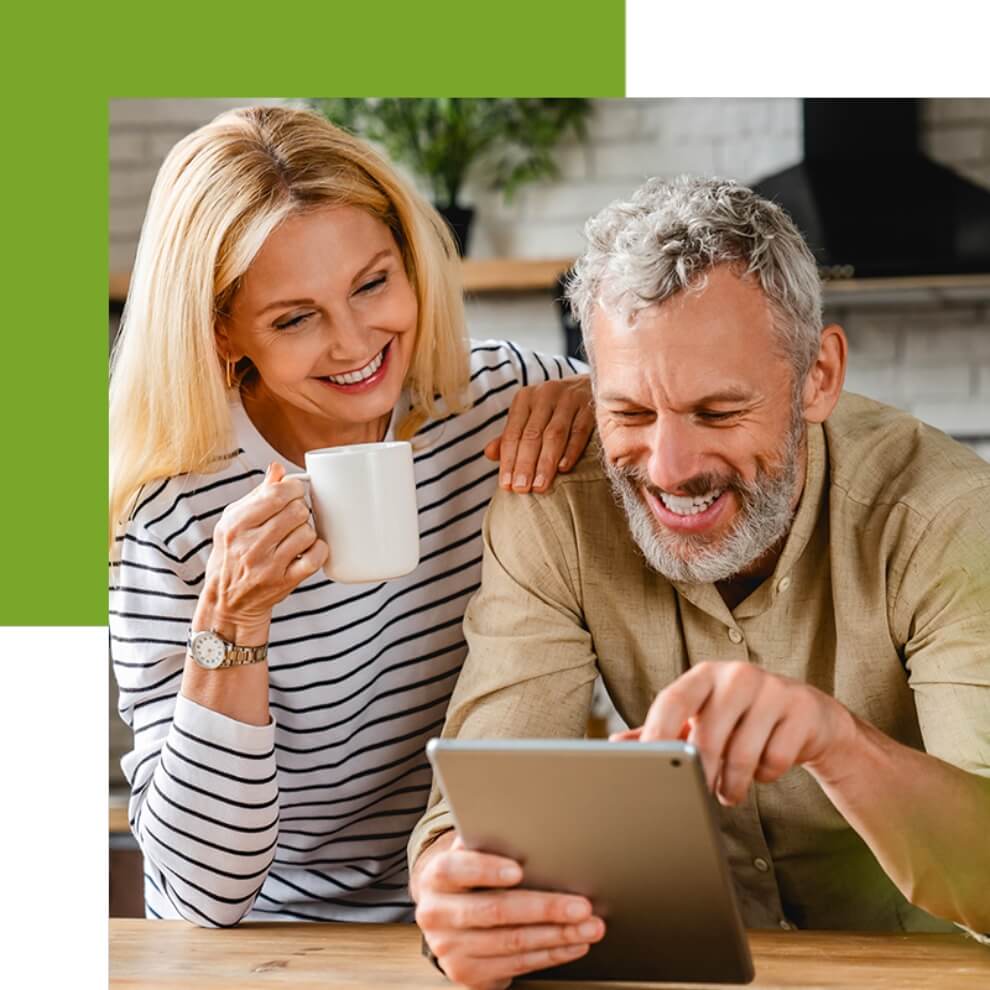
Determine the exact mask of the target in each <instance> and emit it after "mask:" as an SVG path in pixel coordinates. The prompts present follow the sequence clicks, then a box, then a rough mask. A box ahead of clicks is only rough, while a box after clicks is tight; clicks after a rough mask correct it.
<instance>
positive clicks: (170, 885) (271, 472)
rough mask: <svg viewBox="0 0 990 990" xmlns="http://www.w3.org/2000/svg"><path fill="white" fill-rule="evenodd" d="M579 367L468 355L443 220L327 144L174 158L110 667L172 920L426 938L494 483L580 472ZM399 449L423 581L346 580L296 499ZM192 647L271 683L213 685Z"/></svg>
mask: <svg viewBox="0 0 990 990" xmlns="http://www.w3.org/2000/svg"><path fill="white" fill-rule="evenodd" d="M582 370H583V368H581V367H580V366H577V365H575V364H574V363H573V362H570V361H568V360H567V359H565V358H554V357H549V358H548V357H545V356H541V355H538V354H535V353H532V352H527V351H525V350H523V349H522V348H519V347H516V346H515V345H513V344H511V343H509V342H497V341H489V342H483V343H477V344H476V343H469V342H468V341H467V340H466V338H465V335H464V329H463V313H462V303H461V289H460V285H459V281H458V263H457V260H456V258H455V256H454V253H453V251H452V245H451V241H450V237H449V234H448V233H447V231H446V228H445V226H444V225H443V222H442V220H440V219H439V217H438V216H437V215H436V213H435V212H434V211H433V210H432V208H431V207H430V206H429V205H428V204H426V203H425V202H424V201H423V200H422V199H421V198H420V197H419V196H418V195H417V194H416V193H415V192H414V191H412V190H411V189H409V188H408V187H407V186H406V184H405V183H403V182H402V181H401V180H400V179H399V178H398V177H397V176H396V175H395V173H394V172H393V171H392V170H391V169H390V168H389V167H388V166H387V165H386V164H385V162H383V161H382V160H381V159H380V158H379V157H378V156H377V155H376V154H375V153H374V152H373V151H372V150H371V149H370V148H368V147H367V146H366V145H364V144H363V143H362V142H360V141H358V140H356V139H354V138H353V137H351V136H349V135H347V134H345V133H343V132H341V131H339V130H338V129H336V128H334V127H333V126H332V125H330V124H329V123H327V122H326V121H325V120H323V119H322V118H320V117H318V116H316V115H313V114H310V113H308V112H304V111H297V110H290V109H283V108H264V109H258V108H250V109H246V110H238V111H234V112H231V113H227V114H224V115H222V116H221V117H219V118H217V119H216V120H215V121H213V122H212V123H211V124H208V125H207V126H205V127H203V128H201V129H200V130H198V131H196V132H195V133H193V134H191V135H189V136H188V137H186V138H185V139H183V140H182V141H181V142H179V144H178V145H176V147H175V148H174V149H173V150H172V152H171V153H170V154H169V156H168V158H167V160H166V161H165V163H164V164H163V166H162V168H161V171H160V173H159V175H158V178H157V181H156V184H155V188H154V190H153V192H152V196H151V201H150V203H149V207H148V213H147V217H146V220H145V224H144V228H143V230H142V234H141V243H140V246H139V249H138V254H137V260H136V264H135V268H134V274H133V279H132V285H131V291H130V295H129V298H128V303H127V308H126V311H125V314H124V320H123V326H122V331H121V336H120V338H119V341H118V345H117V347H116V349H115V353H114V361H113V371H112V378H111V382H112V384H111V400H110V437H111V509H110V521H111V527H112V531H111V532H112V550H111V571H110V574H111V588H110V633H111V649H112V657H113V662H114V671H115V674H116V678H117V681H118V685H119V688H120V712H121V715H122V717H123V718H124V720H125V721H126V722H127V723H128V724H129V725H130V726H131V727H132V729H133V731H134V749H133V750H132V751H131V752H130V753H128V754H127V755H126V756H125V758H124V760H123V766H124V771H125V774H126V775H127V778H128V780H129V782H130V784H131V788H132V798H131V802H130V819H131V827H132V829H133V831H134V834H135V835H136V837H137V839H138V842H139V844H140V846H141V849H142V851H143V853H144V859H145V900H146V908H147V913H148V915H149V916H152V917H182V918H185V919H187V920H189V921H191V922H193V923H195V924H199V925H208V926H219V925H231V924H235V923H236V922H238V921H239V920H240V919H242V918H244V917H246V916H248V917H252V918H280V919H314V920H358V921H396V920H411V919H412V903H411V901H410V898H409V895H408V891H407V876H406V859H405V847H406V841H407V839H408V835H409V832H410V830H411V829H412V826H413V825H414V824H415V823H416V821H417V819H418V818H419V816H420V814H421V813H422V811H423V808H424V805H425V802H426V798H427V794H428V788H429V780H430V775H429V769H428V765H427V763H426V760H425V758H424V756H423V746H424V743H425V741H426V740H427V739H428V738H429V737H430V736H431V735H433V734H435V733H437V732H438V731H439V729H440V726H441V724H442V722H443V718H444V712H445V709H446V707H447V702H448V699H449V697H450V692H451V690H452V688H453V685H454V681H455V679H456V676H457V673H458V671H459V669H460V665H461V662H462V660H463V658H464V654H465V647H464V642H463V639H462V636H461V619H462V617H463V614H464V609H465V607H466V605H467V602H468V599H469V597H470V595H471V593H472V592H473V591H474V590H475V588H476V587H477V585H478V583H479V575H480V566H481V537H480V529H481V519H482V515H483V513H484V511H485V508H486V506H487V503H488V500H489V498H490V497H491V495H492V493H493V491H494V490H495V487H496V485H497V484H502V485H504V486H506V487H514V488H516V489H517V490H523V491H527V490H536V491H541V490H545V489H546V487H547V486H548V485H549V483H550V481H551V480H552V478H553V475H554V473H555V471H556V470H557V469H558V467H559V468H560V469H561V470H566V469H567V468H568V467H569V466H571V465H573V464H574V462H575V461H576V460H577V458H578V456H579V455H580V453H581V451H582V450H583V449H584V446H585V444H586V443H587V440H588V437H589V435H590V432H591V428H592V418H591V414H590V411H589V410H588V401H589V398H590V390H589V388H588V385H587V379H586V378H585V377H583V376H580V377H575V375H577V373H579V372H581V371H582ZM537 383H543V384H537ZM386 438H408V439H411V440H412V442H413V446H414V456H415V470H416V479H417V495H418V502H419V519H420V546H421V563H420V565H419V567H418V568H417V569H416V570H415V571H414V572H413V573H412V574H410V575H408V576H407V577H405V578H401V579H398V580H394V581H388V582H384V583H381V584H376V585H360V586H356V585H340V584H335V583H334V582H331V581H328V580H327V579H326V578H325V577H324V576H323V574H322V572H321V568H322V565H323V564H324V562H325V560H326V559H327V554H328V550H327V547H326V545H325V544H324V543H323V542H322V541H320V540H318V539H317V538H316V534H315V533H314V531H313V530H312V528H311V527H310V525H309V520H308V512H307V510H306V505H305V502H304V500H303V494H304V492H303V486H302V483H301V482H299V481H297V480H293V479H288V478H285V475H286V473H288V472H291V471H292V470H293V469H294V467H293V466H296V465H302V463H303V453H304V452H305V451H306V450H308V449H312V448H315V447H326V446H332V445H337V444H349V443H359V442H367V441H376V440H382V439H386ZM486 455H487V456H486ZM496 459H497V460H499V463H498V464H495V463H493V461H494V460H496ZM197 632H198V633H203V632H211V633H213V634H214V635H215V636H217V637H219V639H220V640H221V648H222V650H223V651H224V654H225V656H226V657H227V658H228V660H230V659H233V658H235V657H236V658H237V659H238V660H240V661H245V660H246V661H247V662H241V663H239V664H238V665H235V666H224V667H221V668H219V669H207V668H206V667H204V666H201V665H200V664H199V663H198V662H197V661H196V660H195V659H194V657H193V656H192V655H190V653H189V651H188V648H187V647H188V644H189V642H190V636H191V634H193V633H197ZM233 647H239V648H241V649H240V650H239V651H236V652H235V651H234V650H233V649H232V648H233ZM266 651H267V652H266Z"/></svg>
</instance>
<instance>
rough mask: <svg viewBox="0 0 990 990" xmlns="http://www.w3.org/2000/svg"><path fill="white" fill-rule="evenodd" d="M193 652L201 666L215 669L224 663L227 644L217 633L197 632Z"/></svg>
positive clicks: (194, 637) (194, 657)
mask: <svg viewBox="0 0 990 990" xmlns="http://www.w3.org/2000/svg"><path fill="white" fill-rule="evenodd" d="M191 652H192V655H193V659H194V660H195V661H196V663H198V664H199V665H200V666H201V667H206V668H207V669H208V670H215V669H216V668H217V667H219V666H220V664H222V663H223V661H224V658H225V657H226V655H227V646H226V644H225V643H224V641H223V640H222V639H221V638H220V637H219V636H218V635H217V634H216V633H211V632H204V633H197V634H196V635H195V636H193V641H192V648H191Z"/></svg>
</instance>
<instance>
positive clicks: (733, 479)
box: [606, 464, 752, 498]
mask: <svg viewBox="0 0 990 990" xmlns="http://www.w3.org/2000/svg"><path fill="white" fill-rule="evenodd" d="M606 467H607V469H608V471H609V473H610V474H612V475H613V476H615V477H617V478H621V479H622V480H623V481H629V482H632V483H633V484H636V485H638V486H639V487H640V488H643V489H644V490H646V491H648V492H649V493H650V494H651V495H653V496H654V497H655V498H659V497H660V496H661V495H662V494H670V492H667V490H666V489H663V488H658V487H657V486H656V485H654V484H653V483H652V482H651V481H650V478H649V476H648V475H647V473H646V470H645V469H644V468H642V467H640V466H638V465H635V464H633V465H629V466H625V467H620V466H619V465H617V464H607V465H606ZM751 487H752V486H751V485H750V483H749V482H747V481H745V480H744V479H743V478H742V477H741V476H740V475H738V474H735V473H731V474H715V473H712V472H707V473H705V474H696V475H694V476H693V477H691V478H688V479H686V480H685V481H682V482H680V483H679V484H678V485H677V486H676V488H675V489H674V490H675V491H676V492H677V493H678V494H682V495H690V496H700V495H707V494H708V492H710V491H714V490H715V489H716V488H719V489H733V490H734V491H737V492H739V493H740V494H744V493H748V492H749V491H750V489H751Z"/></svg>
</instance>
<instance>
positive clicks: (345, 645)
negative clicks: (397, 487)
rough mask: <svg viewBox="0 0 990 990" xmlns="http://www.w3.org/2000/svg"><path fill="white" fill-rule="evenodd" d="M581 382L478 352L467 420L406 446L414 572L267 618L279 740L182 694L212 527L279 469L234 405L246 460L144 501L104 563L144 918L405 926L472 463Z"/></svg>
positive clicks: (332, 590) (557, 361)
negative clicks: (517, 405) (414, 500)
mask: <svg viewBox="0 0 990 990" xmlns="http://www.w3.org/2000/svg"><path fill="white" fill-rule="evenodd" d="M584 370H585V369H584V367H583V366H582V365H579V364H577V363H576V362H572V361H569V360H567V359H564V358H554V357H547V356H543V355H538V354H535V353H533V352H530V351H524V350H522V349H520V348H518V347H516V346H515V345H513V344H510V343H506V342H500V341H488V342H485V343H476V344H473V345H472V353H471V385H470V394H471V402H472V406H471V408H470V409H468V410H467V411H466V412H464V413H462V414H460V415H457V416H449V417H443V416H441V417H439V418H437V419H435V420H432V421H430V422H427V423H426V424H424V425H423V427H422V428H421V429H420V431H419V433H418V434H417V436H416V437H415V438H414V441H413V446H414V459H415V471H416V481H417V489H418V492H417V495H418V502H419V518H420V554H421V563H420V565H419V567H418V568H417V569H416V570H415V571H414V572H413V573H412V574H410V575H408V576H407V577H404V578H400V579H398V580H394V581H388V582H384V583H382V584H376V585H343V584H335V583H334V582H332V581H329V580H327V579H326V578H325V577H324V576H323V574H322V573H320V574H316V575H314V576H313V577H311V578H309V579H308V580H307V581H305V582H303V584H302V585H300V586H299V587H298V588H297V589H296V590H295V591H294V592H293V593H292V594H291V595H290V596H289V597H288V598H287V599H286V600H285V601H283V602H281V603H280V604H279V605H277V606H276V607H275V609H274V612H273V617H272V626H271V641H270V654H269V667H270V706H271V712H272V717H273V722H274V724H273V725H269V726H265V727H257V726H250V725H245V724H243V723H239V722H236V721H234V720H232V719H230V718H227V717H226V716H223V715H220V714H218V713H216V712H213V711H210V710H208V709H206V708H203V707H201V706H200V705H198V704H195V703H194V702H192V701H190V700H188V699H186V698H181V697H178V690H179V686H180V683H181V679H182V668H183V663H184V654H185V639H186V635H187V632H188V629H189V625H190V622H191V620H192V615H193V612H194V609H195V604H196V599H197V597H198V594H199V592H200V590H201V588H202V585H203V577H204V572H205V567H206V561H207V558H208V557H209V553H210V548H211V543H212V533H213V527H214V526H215V525H216V522H217V520H218V519H219V517H220V514H221V512H222V511H223V509H224V507H225V506H226V505H228V504H229V503H230V502H233V501H235V500H236V499H239V498H241V497H242V496H244V495H246V494H247V493H248V492H249V491H251V490H252V489H253V488H255V487H256V486H257V485H258V484H259V483H260V482H261V479H262V477H263V476H264V472H265V469H266V467H267V465H268V464H269V463H270V462H271V461H273V460H280V461H282V462H283V463H285V460H284V458H281V457H280V456H279V454H278V453H277V452H276V451H275V450H273V449H272V448H271V447H270V446H269V445H268V444H267V442H266V441H265V440H264V438H263V437H261V435H260V434H259V433H258V432H257V431H256V430H255V429H254V427H253V426H252V424H251V422H250V420H249V419H248V418H247V416H246V415H245V413H244V411H243V408H241V407H240V406H239V405H238V406H237V407H236V409H235V423H236V429H237V441H238V444H239V450H238V451H237V453H236V454H234V455H232V456H231V458H230V460H229V461H228V462H227V464H226V466H225V467H224V468H223V469H222V470H221V471H219V472H218V473H216V474H209V475H199V476H191V475H186V476H180V477H177V478H172V479H169V480H167V481H164V482H160V483H158V484H155V485H150V486H148V487H147V488H146V489H145V490H144V491H143V492H142V493H141V496H140V498H139V501H138V506H137V508H136V509H135V511H134V513H133V515H132V519H131V521H130V523H129V525H128V527H127V530H126V532H125V534H124V535H123V536H122V538H121V539H120V540H119V541H118V544H117V552H116V553H115V554H114V555H113V556H114V561H113V562H112V563H111V570H110V575H111V588H110V639H111V654H112V656H113V661H114V672H115V675H116V678H117V682H118V684H119V686H120V713H121V717H122V718H123V719H124V721H125V722H127V723H128V725H130V726H131V727H132V729H133V731H134V749H133V750H132V751H131V752H130V753H128V754H127V755H126V756H125V757H124V759H123V761H122V765H123V768H124V772H125V774H126V776H127V779H128V780H129V782H130V784H131V788H132V797H131V803H130V819H131V827H132V829H133V830H134V832H135V835H136V836H137V838H138V842H139V843H140V845H141V848H142V850H143V852H144V857H145V881H146V882H145V901H146V906H147V914H148V916H149V917H160V918H175V917H182V918H186V919H187V920H189V921H192V922H194V923H196V924H199V925H208V926H220V925H231V924H235V923H236V922H237V921H239V920H240V919H242V918H243V917H245V916H247V917H251V918H259V919H261V918H268V919H271V918H277V919H285V920H291V919H312V920H319V921H328V920H341V921H344V920H346V921H369V922H370V921H377V922H385V921H409V920H411V918H412V904H411V901H410V898H409V894H408V890H407V879H408V878H407V871H406V855H405V847H406V841H407V839H408V836H409V833H410V831H411V830H412V828H413V826H414V825H415V824H416V822H417V821H418V819H419V817H420V815H421V814H422V812H423V809H424V806H425V803H426V798H427V794H428V791H429V786H430V772H429V766H428V764H427V762H426V758H425V756H424V752H423V750H424V745H425V743H426V741H427V740H428V739H429V738H430V737H431V736H433V735H436V734H437V733H438V732H439V730H440V727H441V724H442V722H443V717H444V712H445V709H446V707H447V701H448V699H449V697H450V693H451V691H452V689H453V686H454V681H455V679H456V677H457V674H458V671H459V670H460V667H461V663H462V662H463V660H464V654H465V645H464V640H463V636H462V633H461V619H462V617H463V614H464V609H465V607H466V605H467V602H468V599H469V598H470V596H471V594H472V593H473V592H474V591H475V589H476V588H477V587H478V584H479V581H480V575H481V522H482V516H483V514H484V511H485V508H486V507H487V505H488V501H489V499H490V498H491V496H492V493H493V492H494V490H495V484H496V477H497V470H498V465H497V464H496V463H494V462H492V461H489V460H488V459H487V458H486V457H485V456H484V453H483V450H484V447H485V445H486V444H487V443H489V442H490V441H491V440H492V439H494V438H495V437H496V436H498V435H499V434H500V433H501V431H502V429H503V427H504V425H505V419H506V415H507V412H508V409H509V406H510V404H511V401H512V398H513V396H514V394H515V392H516V391H517V389H518V388H519V387H520V386H521V385H523V384H532V383H536V382H540V381H544V380H546V379H548V378H561V377H565V376H567V375H571V374H574V373H576V372H583V371H584ZM400 408H403V407H402V406H401V405H400ZM396 418H397V417H393V422H394V421H395V419H396ZM286 466H287V467H288V466H289V465H286Z"/></svg>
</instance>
